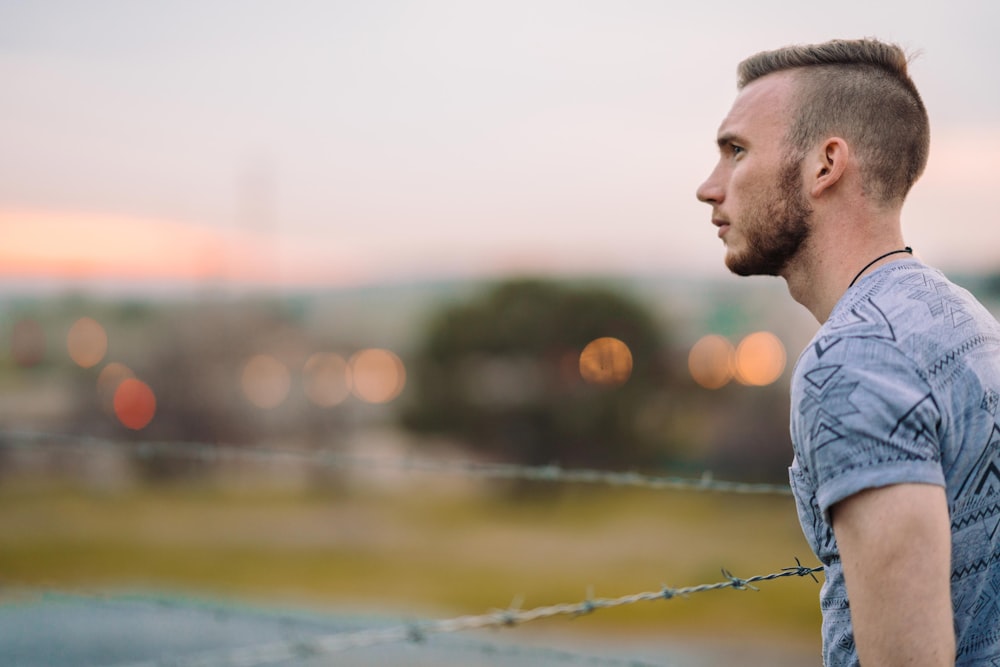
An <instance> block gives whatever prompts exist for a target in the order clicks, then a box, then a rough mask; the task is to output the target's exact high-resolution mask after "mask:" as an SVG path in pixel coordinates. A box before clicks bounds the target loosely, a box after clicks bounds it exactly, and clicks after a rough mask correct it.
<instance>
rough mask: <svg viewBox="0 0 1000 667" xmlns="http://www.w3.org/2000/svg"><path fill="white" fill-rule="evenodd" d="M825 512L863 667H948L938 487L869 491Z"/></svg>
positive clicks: (943, 510)
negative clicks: (839, 558)
mask: <svg viewBox="0 0 1000 667" xmlns="http://www.w3.org/2000/svg"><path fill="white" fill-rule="evenodd" d="M830 514H831V520H832V523H833V531H834V535H835V536H836V539H837V545H838V547H839V550H840V557H841V563H842V565H843V569H844V579H845V581H846V584H847V596H848V599H849V600H850V608H851V621H852V625H853V628H854V638H855V643H856V645H857V650H858V657H859V659H860V661H861V664H862V665H863V666H864V667H868V666H877V667H883V666H887V665H935V666H937V665H954V664H955V632H954V617H953V611H952V603H951V578H950V574H951V523H950V520H949V516H948V504H947V499H946V497H945V492H944V488H942V487H940V486H936V485H932V484H895V485H891V486H885V487H880V488H874V489H867V490H865V491H861V492H860V493H857V494H854V495H852V496H849V497H847V498H845V499H843V500H841V501H840V502H838V503H836V504H835V505H833V507H831V510H830Z"/></svg>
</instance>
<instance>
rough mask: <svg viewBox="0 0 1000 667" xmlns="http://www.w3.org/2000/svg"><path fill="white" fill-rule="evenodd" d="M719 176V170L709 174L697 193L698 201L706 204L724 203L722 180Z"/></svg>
mask: <svg viewBox="0 0 1000 667" xmlns="http://www.w3.org/2000/svg"><path fill="white" fill-rule="evenodd" d="M718 176H719V175H718V170H715V171H713V172H712V173H711V174H709V176H708V178H706V179H705V182H704V183H702V184H701V185H699V186H698V190H697V191H695V195H696V196H697V197H698V201H700V202H704V203H706V204H719V203H721V202H722V199H723V196H724V193H723V190H722V185H721V180H720V179H719V177H718Z"/></svg>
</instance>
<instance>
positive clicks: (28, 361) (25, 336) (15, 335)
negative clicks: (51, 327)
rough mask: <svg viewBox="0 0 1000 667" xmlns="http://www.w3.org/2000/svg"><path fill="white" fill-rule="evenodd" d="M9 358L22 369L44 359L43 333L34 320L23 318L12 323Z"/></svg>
mask: <svg viewBox="0 0 1000 667" xmlns="http://www.w3.org/2000/svg"><path fill="white" fill-rule="evenodd" d="M10 356H11V358H12V359H13V360H14V363H15V364H17V365H18V366H20V367H22V368H30V367H32V366H36V365H38V364H40V363H41V362H42V359H44V358H45V331H44V330H42V325H41V324H39V323H38V322H36V321H35V320H32V319H29V318H25V319H22V320H18V321H17V322H15V323H14V328H13V329H12V330H11V335H10Z"/></svg>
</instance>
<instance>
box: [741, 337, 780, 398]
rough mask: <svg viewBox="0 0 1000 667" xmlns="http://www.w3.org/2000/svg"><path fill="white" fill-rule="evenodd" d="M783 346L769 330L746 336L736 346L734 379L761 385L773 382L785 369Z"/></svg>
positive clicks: (757, 385) (748, 383) (743, 382)
mask: <svg viewBox="0 0 1000 667" xmlns="http://www.w3.org/2000/svg"><path fill="white" fill-rule="evenodd" d="M785 358H786V357H785V346H784V345H783V344H782V343H781V340H779V339H778V337H777V336H775V335H774V334H773V333H771V332H770V331H757V332H755V333H752V334H750V335H748V336H746V337H745V338H744V339H743V340H741V341H740V344H739V346H737V348H736V364H735V373H736V379H737V380H738V381H739V382H740V383H742V384H747V385H753V386H756V387H763V386H766V385H769V384H771V383H773V382H774V381H775V380H777V379H778V378H779V377H781V374H782V372H784V370H785Z"/></svg>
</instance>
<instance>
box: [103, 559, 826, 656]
mask: <svg viewBox="0 0 1000 667" xmlns="http://www.w3.org/2000/svg"><path fill="white" fill-rule="evenodd" d="M795 563H796V565H795V566H794V567H786V568H782V569H781V570H780V571H778V572H772V573H771V574H764V575H755V576H752V577H749V578H747V579H741V578H739V577H736V576H734V575H733V574H732V573H731V572H729V571H728V570H726V569H723V570H722V574H723V576H724V577H725V581H720V582H717V583H714V584H701V585H698V586H689V587H685V588H670V587H669V586H663V587H661V588H660V589H659V590H657V591H647V592H642V593H634V594H632V595H624V596H621V597H617V598H593V597H590V596H588V597H587V599H585V600H584V601H582V602H575V603H562V604H554V605H549V606H543V607H535V608H533V609H527V610H521V609H520V608H519V607H520V602H519V601H515V602H514V603H513V604H512V605H511V606H510V607H509V608H507V609H503V610H495V611H493V612H490V613H488V614H479V615H471V616H459V617H456V618H450V619H443V620H436V621H426V622H418V623H410V624H406V625H397V626H393V627H388V628H379V629H372V630H361V631H357V632H347V633H336V634H330V635H321V636H317V637H310V638H299V639H294V640H285V641H276V642H272V643H269V644H260V645H257V646H251V647H244V648H237V649H231V650H225V651H210V652H206V653H202V654H199V655H194V656H188V657H186V658H161V659H154V660H149V661H143V662H137V663H129V664H128V665H120V666H118V667H217V666H219V665H225V666H227V667H259V666H260V665H267V664H271V663H277V662H282V661H285V660H302V659H306V658H313V657H317V656H323V655H329V654H332V653H338V652H342V651H347V650H350V649H358V648H367V647H371V646H377V645H382V644H392V643H399V642H413V643H422V642H424V641H427V640H428V639H429V637H430V636H431V635H435V634H443V633H453V632H462V631H466V630H478V629H484V628H504V627H514V626H519V625H523V624H525V623H529V622H532V621H537V620H541V619H546V618H552V617H554V616H570V617H574V618H575V617H579V616H585V615H588V614H592V613H594V612H596V611H599V610H602V609H611V608H614V607H621V606H624V605H630V604H635V603H638V602H651V601H655V600H673V599H676V598H678V597H687V596H689V595H694V594H696V593H704V592H707V591H714V590H722V589H726V588H729V589H733V590H754V591H756V590H759V589H758V588H757V587H756V586H754V584H756V583H760V582H763V581H772V580H774V579H780V578H784V577H811V578H812V579H813V581H817V583H818V580H817V579H816V576H815V573H816V572H819V571H820V570H822V569H823V568H822V567H807V566H804V565H802V563H801V562H800V561H799V559H798V558H796V559H795Z"/></svg>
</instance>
